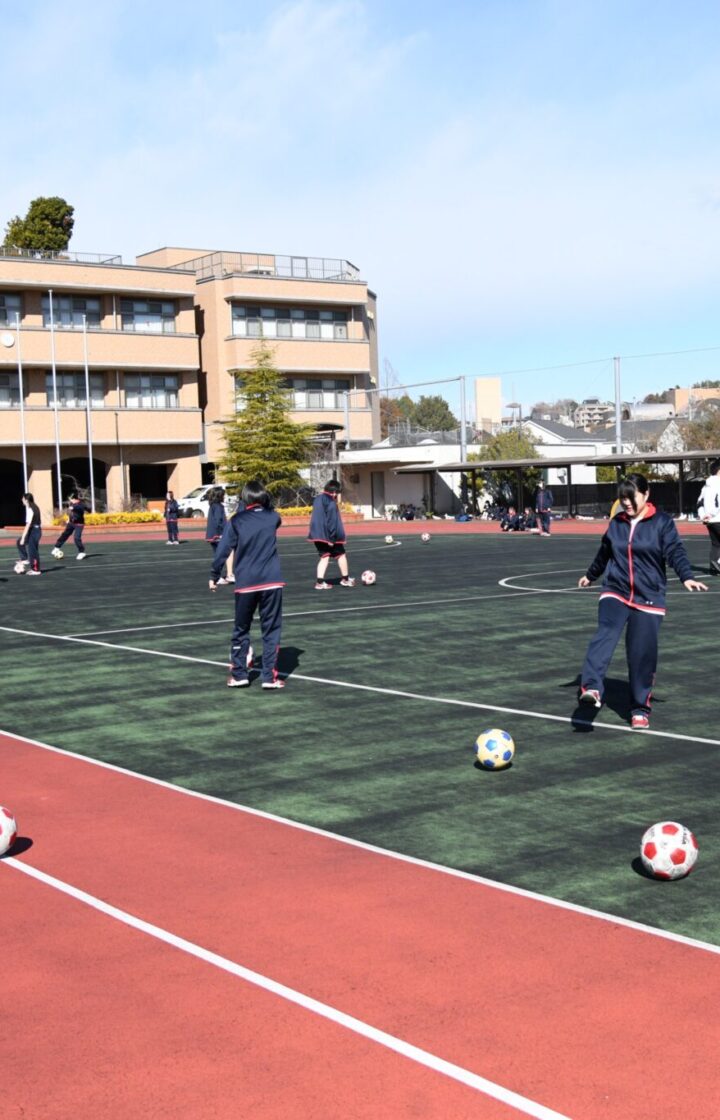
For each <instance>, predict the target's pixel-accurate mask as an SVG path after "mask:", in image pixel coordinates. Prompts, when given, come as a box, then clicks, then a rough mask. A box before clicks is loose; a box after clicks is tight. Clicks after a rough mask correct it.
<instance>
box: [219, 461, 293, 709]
mask: <svg viewBox="0 0 720 1120" xmlns="http://www.w3.org/2000/svg"><path fill="white" fill-rule="evenodd" d="M242 500H243V502H244V503H245V508H244V509H241V510H239V511H238V512H237V513H235V514H233V516H232V517H231V518H230V520H229V522H228V523H227V526H226V528H225V531H224V533H223V536H222V540H221V541H220V542H219V544H218V545H217V547H216V548H215V557H214V560H213V564H212V568H211V570H210V590H211V591H214V590H215V588H216V586H217V584H219V583H222V582H223V581H222V579H221V572H222V570H223V565H224V563H225V561H226V560H227V558H228V557H229V556H230V555H231V553H233V552H234V556H235V570H234V576H235V626H234V628H233V632H232V640H231V643H230V676H229V678H228V682H227V683H228V687H229V688H243V687H247V685H249V684H250V677H249V673H248V670H249V669H250V667H251V665H252V647H251V646H250V627H251V625H252V621H253V618H254V616H255V612H256V611H257V612H258V614H259V616H260V630H261V633H262V644H263V652H262V672H261V678H262V687H263V688H267V689H277V688H284V687H285V681H284V680H282V679H281V678H280V677H279V676H278V672H277V660H278V654H279V652H280V635H281V630H282V589H283V587H284V586H285V584H284V582H283V578H282V573H281V571H280V557H279V556H278V551H277V531H278V529H279V528H280V525H281V524H282V522H281V520H280V515H279V514H278V513H276V512H275V510H274V509H271V506H270V495H269V494H268V492H267V490H266V489H265V487H264V486H263V484H262V482H258V481H257V480H255V481H253V482H248V483H247V485H246V486H245V487H244V488H243V492H242Z"/></svg>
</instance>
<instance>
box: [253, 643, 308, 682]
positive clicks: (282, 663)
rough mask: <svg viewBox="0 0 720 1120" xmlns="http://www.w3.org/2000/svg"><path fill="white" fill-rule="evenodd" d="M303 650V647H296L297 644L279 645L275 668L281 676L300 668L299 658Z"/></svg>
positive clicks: (287, 675)
mask: <svg viewBox="0 0 720 1120" xmlns="http://www.w3.org/2000/svg"><path fill="white" fill-rule="evenodd" d="M304 652H305V650H304V649H298V648H297V646H281V647H280V653H279V655H278V663H277V669H278V673H279V674H280V676H281V677H289V676H291V675H292V673H294V672H295V670H296V669H299V668H300V658H301V657H302V655H303V654H304ZM256 663H257V662H256Z"/></svg>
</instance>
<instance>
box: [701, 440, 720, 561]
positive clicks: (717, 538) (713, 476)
mask: <svg viewBox="0 0 720 1120" xmlns="http://www.w3.org/2000/svg"><path fill="white" fill-rule="evenodd" d="M698 517H699V518H700V520H701V521H702V523H703V525H704V526H705V528H706V529H707V531H708V533H709V535H710V575H711V576H720V459H713V461H712V463H711V464H710V474H709V475H708V478H707V480H706V482H705V485H704V486H703V488H702V491H701V493H700V501H699V502H698Z"/></svg>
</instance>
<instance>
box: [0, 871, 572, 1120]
mask: <svg viewBox="0 0 720 1120" xmlns="http://www.w3.org/2000/svg"><path fill="white" fill-rule="evenodd" d="M3 862H4V863H6V864H7V865H8V866H9V867H12V868H14V869H15V870H16V871H20V872H22V873H23V874H24V875H28V876H30V878H32V879H36V880H37V881H39V882H40V883H43V884H44V885H45V886H48V887H52V888H53V889H54V890H56V891H60V892H61V893H62V894H65V895H68V896H69V897H70V898H74V899H75V900H76V901H77V902H81V903H83V904H84V905H85V906H90V907H91V908H92V909H93V910H97V911H99V912H100V913H101V914H104V915H106V916H107V917H109V918H113V919H114V920H115V921H117V922H122V924H123V925H126V926H129V927H130V928H131V929H135V930H138V931H139V932H140V933H144V934H147V935H148V936H149V937H154V938H155V939H156V940H157V941H162V942H164V944H165V945H170V946H171V947H172V948H173V949H179V950H180V952H183V953H187V954H188V955H189V956H191V957H195V958H196V959H197V960H200V961H203V962H204V963H205V964H209V965H212V966H213V967H214V968H219V969H221V970H222V971H223V972H228V973H229V974H230V975H231V976H236V977H238V979H240V980H245V981H246V982H247V983H249V984H253V985H255V987H257V988H262V989H263V990H264V991H266V992H270V993H271V994H272V995H275V996H278V997H279V998H280V999H284V1000H287V1001H288V1002H289V1003H294V1004H296V1005H297V1006H298V1007H302V1008H303V1010H305V1011H310V1012H312V1013H313V1014H315V1015H319V1016H320V1017H321V1018H323V1019H328V1020H329V1021H330V1022H331V1023H336V1024H337V1025H338V1026H340V1027H344V1028H345V1029H346V1030H349V1031H352V1032H353V1034H357V1035H360V1036H361V1037H362V1038H367V1039H369V1040H370V1041H371V1042H376V1043H377V1044H378V1045H380V1046H384V1047H385V1048H386V1049H387V1050H392V1051H394V1053H396V1054H400V1055H401V1056H402V1057H403V1058H409V1059H410V1061H413V1062H417V1063H418V1064H419V1065H422V1066H425V1067H426V1068H427V1069H431V1070H434V1071H435V1073H440V1074H443V1075H444V1076H445V1077H449V1078H451V1079H452V1080H453V1081H459V1082H460V1083H461V1084H463V1085H467V1086H469V1088H471V1089H476V1090H478V1091H479V1092H481V1093H484V1094H485V1095H486V1096H489V1097H492V1098H493V1099H494V1100H497V1101H502V1102H503V1104H507V1105H510V1106H511V1107H512V1108H516V1109H518V1111H520V1112H523V1113H524V1114H525V1115H526V1116H534V1117H536V1118H537V1120H569V1118H568V1117H566V1116H563V1115H562V1114H561V1113H559V1112H555V1111H554V1110H553V1109H551V1108H546V1107H545V1106H544V1105H542V1104H539V1103H538V1102H537V1101H533V1100H531V1099H530V1098H529V1097H524V1096H522V1095H521V1094H520V1093H515V1092H513V1090H512V1089H507V1088H505V1086H504V1085H498V1084H497V1083H496V1082H494V1081H489V1080H488V1079H487V1078H486V1077H482V1076H481V1075H480V1074H477V1073H473V1072H472V1071H471V1070H468V1069H464V1068H463V1067H462V1066H458V1065H455V1063H454V1062H448V1061H446V1060H445V1059H444V1058H440V1057H438V1056H437V1055H436V1054H431V1053H430V1052H429V1051H428V1050H423V1049H421V1048H420V1047H419V1046H414V1045H413V1044H412V1043H411V1042H406V1041H405V1040H404V1039H402V1038H397V1037H396V1036H395V1035H392V1034H388V1033H387V1031H383V1030H380V1029H379V1028H378V1027H373V1026H372V1025H371V1024H370V1023H365V1022H363V1020H362V1019H356V1018H355V1016H354V1015H348V1014H346V1013H345V1012H344V1011H340V1010H338V1009H337V1008H336V1007H332V1006H330V1005H329V1004H327V1003H322V1002H321V1001H320V1000H317V999H313V997H312V996H308V995H305V993H304V992H299V991H297V990H296V989H295V988H289V987H287V985H285V984H281V983H279V982H278V981H277V980H272V979H271V978H270V977H269V976H263V975H262V974H261V973H259V972H255V971H253V969H251V968H246V967H245V966H244V965H241V964H238V963H237V962H236V961H232V960H229V959H228V957H223V956H221V955H220V954H219V953H213V952H212V951H211V950H210V949H205V948H203V946H202V945H197V944H196V943H195V942H194V941H188V940H187V939H186V938H184V937H178V935H177V934H174V933H171V932H170V931H169V930H166V929H163V928H162V927H161V926H156V925H153V923H152V922H146V921H144V920H143V919H142V918H138V917H136V916H135V915H134V914H129V913H128V912H127V911H126V910H120V909H119V908H118V907H117V906H112V905H111V904H110V903H108V902H103V901H102V899H99V898H95V896H94V895H91V894H88V893H87V892H86V891H83V890H80V889H79V888H78V887H74V886H72V884H70V883H65V882H63V881H62V880H61V879H56V878H55V877H54V876H53V875H48V874H47V873H46V872H44V871H39V870H38V869H37V868H35V867H32V866H31V865H30V864H26V863H23V862H21V861H20V860H18V859H15V858H13V857H10V858H9V859H5V860H4V861H3Z"/></svg>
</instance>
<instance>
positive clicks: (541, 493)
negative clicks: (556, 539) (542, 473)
mask: <svg viewBox="0 0 720 1120" xmlns="http://www.w3.org/2000/svg"><path fill="white" fill-rule="evenodd" d="M554 504H555V503H554V501H553V492H552V490H546V489H545V483H544V482H543V480H542V479H540V481H539V482H538V484H537V490H536V491H535V513H536V514H537V519H538V522H539V526H538V528H539V529H540V536H541V537H549V536H550V511H551V509H552V507H553V505H554Z"/></svg>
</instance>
